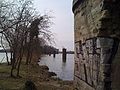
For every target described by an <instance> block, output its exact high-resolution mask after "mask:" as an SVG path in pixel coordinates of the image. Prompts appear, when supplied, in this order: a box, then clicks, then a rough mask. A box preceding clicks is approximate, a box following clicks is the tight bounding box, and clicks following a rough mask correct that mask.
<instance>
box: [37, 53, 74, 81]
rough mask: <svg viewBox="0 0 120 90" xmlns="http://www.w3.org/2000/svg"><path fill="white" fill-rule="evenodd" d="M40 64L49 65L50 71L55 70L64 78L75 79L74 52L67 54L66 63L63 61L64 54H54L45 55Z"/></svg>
mask: <svg viewBox="0 0 120 90" xmlns="http://www.w3.org/2000/svg"><path fill="white" fill-rule="evenodd" d="M39 64H40V65H47V66H48V67H49V71H52V72H55V73H56V74H57V76H58V77H59V78H60V79H62V80H73V74H74V54H67V60H66V63H64V62H62V54H57V55H56V57H55V58H53V56H52V55H51V56H47V55H46V56H43V57H42V58H41V60H40V62H39Z"/></svg>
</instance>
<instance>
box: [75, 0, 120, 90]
mask: <svg viewBox="0 0 120 90" xmlns="http://www.w3.org/2000/svg"><path fill="white" fill-rule="evenodd" d="M119 6H120V1H119V0H74V1H73V13H74V26H75V28H74V32H75V51H76V52H75V86H76V88H77V89H78V90H120V73H119V72H118V70H119V68H120V45H119V41H120V7H119Z"/></svg>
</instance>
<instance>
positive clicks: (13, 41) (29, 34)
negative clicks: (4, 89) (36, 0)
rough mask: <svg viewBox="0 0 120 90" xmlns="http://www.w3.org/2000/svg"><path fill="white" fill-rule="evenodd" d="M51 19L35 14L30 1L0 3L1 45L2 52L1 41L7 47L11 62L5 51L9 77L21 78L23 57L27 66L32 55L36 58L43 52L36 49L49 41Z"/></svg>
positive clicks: (3, 1)
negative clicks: (9, 72)
mask: <svg viewBox="0 0 120 90" xmlns="http://www.w3.org/2000/svg"><path fill="white" fill-rule="evenodd" d="M50 18H51V17H50V16H49V15H42V16H41V15H40V14H38V13H37V11H36V10H35V9H34V8H33V4H32V1H31V0H13V1H5V0H2V1H0V33H1V45H2V47H3V48H4V50H5V51H6V48H5V46H4V43H3V42H5V43H7V45H8V47H9V48H10V52H11V59H10V62H9V60H8V56H7V51H6V57H7V62H8V65H10V66H11V77H20V75H19V73H20V66H21V62H22V60H23V57H26V62H25V63H26V65H28V64H30V63H31V60H33V55H37V56H38V58H39V56H40V54H41V53H42V52H41V50H40V49H39V48H41V46H44V45H46V44H47V43H48V42H51V41H52V33H51V32H50V31H49V28H50V26H51V24H52V23H51V21H50ZM15 71H17V72H16V73H14V72H15Z"/></svg>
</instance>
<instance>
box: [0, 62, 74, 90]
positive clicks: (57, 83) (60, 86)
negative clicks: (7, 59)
mask: <svg viewBox="0 0 120 90" xmlns="http://www.w3.org/2000/svg"><path fill="white" fill-rule="evenodd" d="M10 68H11V67H10V66H8V65H7V64H0V90H24V89H23V88H24V87H25V82H26V81H27V80H31V81H33V82H34V83H35V86H36V87H37V90H73V83H72V81H62V80H60V79H58V78H53V77H51V73H50V72H49V71H48V69H46V66H39V65H33V64H31V65H25V64H22V65H21V69H20V76H21V78H15V77H14V78H13V77H10Z"/></svg>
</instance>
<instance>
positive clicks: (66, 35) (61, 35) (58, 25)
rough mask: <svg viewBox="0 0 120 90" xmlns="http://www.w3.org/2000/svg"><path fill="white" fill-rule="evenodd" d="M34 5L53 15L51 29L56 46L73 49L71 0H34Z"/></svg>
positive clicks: (39, 9) (40, 10)
mask: <svg viewBox="0 0 120 90" xmlns="http://www.w3.org/2000/svg"><path fill="white" fill-rule="evenodd" d="M34 6H35V8H36V9H37V10H38V11H39V12H40V13H49V14H50V15H51V16H53V17H54V18H53V19H52V20H53V23H54V25H52V28H51V31H52V32H53V33H54V37H55V42H56V47H57V48H59V49H62V48H63V47H64V48H67V49H68V50H73V48H74V46H73V44H74V43H73V41H74V33H73V32H74V30H73V28H74V25H73V13H72V0H34Z"/></svg>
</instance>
